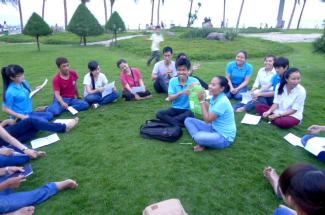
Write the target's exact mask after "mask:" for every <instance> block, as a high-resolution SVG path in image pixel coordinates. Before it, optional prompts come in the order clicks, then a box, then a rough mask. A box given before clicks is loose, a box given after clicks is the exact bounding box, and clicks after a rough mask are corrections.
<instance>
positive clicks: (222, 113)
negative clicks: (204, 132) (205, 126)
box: [209, 93, 237, 142]
mask: <svg viewBox="0 0 325 215" xmlns="http://www.w3.org/2000/svg"><path fill="white" fill-rule="evenodd" d="M209 112H212V113H214V114H216V115H217V119H215V120H214V121H213V122H212V128H213V130H214V131H216V132H218V133H219V134H221V135H222V136H223V137H224V138H226V139H227V140H228V141H230V142H233V141H234V139H235V137H236V130H237V129H236V122H235V115H234V109H233V107H232V106H231V103H230V101H229V99H228V98H227V96H226V95H225V94H224V93H221V94H219V95H218V96H217V97H212V98H211V100H210V108H209Z"/></svg>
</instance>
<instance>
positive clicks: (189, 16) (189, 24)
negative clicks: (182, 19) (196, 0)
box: [187, 0, 193, 28]
mask: <svg viewBox="0 0 325 215" xmlns="http://www.w3.org/2000/svg"><path fill="white" fill-rule="evenodd" d="M190 1H191V5H190V12H189V13H188V20H187V27H188V28H189V27H190V26H191V23H190V22H191V16H192V7H193V0H190Z"/></svg>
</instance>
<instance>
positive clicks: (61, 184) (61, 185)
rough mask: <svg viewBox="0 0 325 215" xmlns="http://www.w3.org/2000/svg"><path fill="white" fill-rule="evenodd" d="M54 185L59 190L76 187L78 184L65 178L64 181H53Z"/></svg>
mask: <svg viewBox="0 0 325 215" xmlns="http://www.w3.org/2000/svg"><path fill="white" fill-rule="evenodd" d="M55 184H56V186H57V187H58V189H59V190H67V189H76V188H77V187H78V184H77V182H76V181H74V180H72V179H67V180H65V181H60V182H55Z"/></svg>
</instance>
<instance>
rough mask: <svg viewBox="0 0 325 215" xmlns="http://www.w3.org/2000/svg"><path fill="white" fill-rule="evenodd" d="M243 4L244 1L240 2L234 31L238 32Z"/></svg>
mask: <svg viewBox="0 0 325 215" xmlns="http://www.w3.org/2000/svg"><path fill="white" fill-rule="evenodd" d="M244 3H245V0H242V2H241V6H240V11H239V14H238V18H237V24H236V31H238V27H239V22H240V17H241V13H242V11H243V7H244Z"/></svg>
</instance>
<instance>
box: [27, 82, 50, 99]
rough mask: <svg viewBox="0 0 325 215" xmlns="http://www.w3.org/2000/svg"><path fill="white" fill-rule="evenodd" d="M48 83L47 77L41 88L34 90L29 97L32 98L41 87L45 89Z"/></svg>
mask: <svg viewBox="0 0 325 215" xmlns="http://www.w3.org/2000/svg"><path fill="white" fill-rule="evenodd" d="M46 84H47V78H46V79H45V81H44V82H43V84H42V85H41V87H40V88H38V89H36V90H33V91H32V92H30V94H29V98H32V97H33V96H34V95H35V94H36V93H37V92H38V91H40V90H41V89H43V88H44V87H45V85H46Z"/></svg>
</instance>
